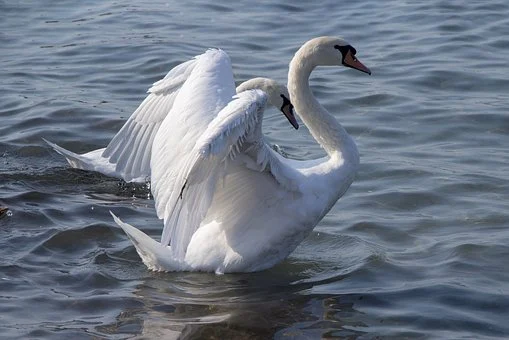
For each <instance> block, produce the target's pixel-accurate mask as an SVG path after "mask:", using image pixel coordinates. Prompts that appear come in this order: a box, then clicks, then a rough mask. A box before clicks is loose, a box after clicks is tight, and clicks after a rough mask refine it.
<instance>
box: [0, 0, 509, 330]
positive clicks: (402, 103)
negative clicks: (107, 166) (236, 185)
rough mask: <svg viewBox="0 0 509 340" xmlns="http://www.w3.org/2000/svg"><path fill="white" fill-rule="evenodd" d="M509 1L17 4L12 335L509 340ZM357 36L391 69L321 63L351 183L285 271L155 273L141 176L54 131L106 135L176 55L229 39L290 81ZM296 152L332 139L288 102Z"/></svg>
mask: <svg viewBox="0 0 509 340" xmlns="http://www.w3.org/2000/svg"><path fill="white" fill-rule="evenodd" d="M508 12H509V4H508V3H507V2H506V1H502V0H494V1H490V2H485V1H482V2H481V1H471V2H468V3H465V4H459V3H458V4H456V2H450V1H440V0H432V1H428V2H411V1H408V2H407V1H385V2H381V1H375V0H367V1H362V2H338V1H328V0H325V1H319V2H313V3H309V4H300V3H284V2H272V1H262V2H258V3H256V4H255V3H254V2H252V1H238V2H236V3H235V4H231V3H229V2H207V1H192V2H186V3H185V4H180V3H178V2H164V1H157V0H156V1H138V2H132V1H116V2H107V3H105V2H103V1H97V0H92V1H86V2H75V1H65V0H64V1H45V0H41V1H17V2H12V1H0V46H1V47H0V117H1V118H2V124H0V205H1V206H7V207H9V209H10V213H9V214H8V215H9V216H4V217H3V218H1V219H0V334H1V335H0V336H1V337H4V338H6V339H15V338H43V339H44V338H45V339H57V338H62V339H69V338H73V339H80V338H93V337H95V338H112V339H124V338H133V337H137V336H141V337H143V338H161V337H166V338H177V337H180V338H181V339H194V338H224V339H227V338H241V339H250V338H251V339H267V338H277V339H281V338H290V339H294V338H296V339H299V338H302V339H317V338H327V339H329V338H338V339H342V338H347V339H371V338H377V337H378V338H384V339H398V338H410V339H415V338H417V339H426V338H430V339H431V338H432V339H437V338H454V339H458V338H472V339H481V338H507V337H509V326H508V324H507V317H508V315H509V284H508V283H507V282H509V274H508V269H509V246H508V245H509V231H508V222H507V221H508V220H509V216H508V215H509V205H508V199H509V185H508V183H509V171H508V166H507V164H508V161H509V157H508V152H507V145H508V144H509V137H508V136H509V116H508V113H507V108H508V107H509V101H508V96H507V91H508V89H509V67H508V66H509V65H508V60H509V52H508V51H509V39H508V37H507V32H509V19H508V18H507V13H508ZM320 35H341V36H343V37H345V38H347V39H348V41H349V42H350V43H351V44H352V45H354V46H355V47H356V49H357V50H358V56H359V58H360V59H361V60H362V61H363V62H364V63H365V64H366V65H368V66H369V67H370V68H371V69H372V71H373V75H372V76H371V77H369V76H367V75H364V74H361V73H359V72H354V71H352V70H346V69H344V70H343V69H338V68H322V69H318V70H316V72H315V73H313V80H312V87H313V90H314V92H315V95H316V96H317V97H318V98H319V100H320V101H321V102H322V103H323V104H324V105H325V106H326V107H327V108H328V110H329V111H330V112H333V113H334V114H335V116H336V118H337V119H338V120H339V121H341V123H342V124H343V125H344V126H345V127H346V128H347V129H348V131H349V133H350V134H351V135H352V136H353V137H354V138H355V140H356V142H357V144H358V147H359V150H360V153H361V163H362V165H361V169H360V172H359V175H358V177H357V180H356V181H355V182H354V184H353V185H352V187H351V188H350V190H349V191H348V193H347V194H346V195H345V196H344V197H343V198H342V199H341V200H340V201H339V202H338V203H337V204H336V205H335V206H334V208H333V209H332V210H331V212H330V213H329V214H328V215H327V216H326V217H325V218H324V219H323V220H322V222H321V223H320V224H319V225H318V226H317V227H316V229H315V231H314V232H313V233H312V234H311V235H310V236H309V238H307V239H306V240H305V241H304V242H303V243H302V245H301V246H299V247H298V248H297V250H296V251H295V252H294V253H293V254H292V255H291V256H290V257H289V258H288V259H287V260H286V261H284V262H283V263H281V264H280V265H278V266H276V267H274V268H272V269H270V270H267V271H263V272H259V273H252V274H232V275H223V276H216V275H213V274H202V273H153V272H149V271H148V270H147V269H146V268H145V266H144V265H143V264H142V263H141V261H140V259H139V257H138V256H137V254H136V252H135V250H134V248H133V246H132V245H131V243H130V242H129V241H128V239H127V238H126V236H125V235H124V234H123V232H122V231H121V230H120V229H119V228H118V227H116V225H115V224H114V222H113V221H112V219H111V216H110V215H109V212H108V211H109V210H112V211H114V212H115V213H116V214H118V215H119V216H121V217H122V218H123V219H124V220H125V221H128V222H129V223H131V224H133V225H135V226H138V227H140V228H141V229H142V230H144V231H145V232H146V233H148V234H149V235H151V236H153V237H158V236H159V235H160V232H161V228H162V225H161V222H160V221H159V220H158V219H157V217H156V215H155V212H154V207H153V206H154V202H153V200H152V198H151V197H150V194H149V190H148V189H147V188H146V186H143V185H128V184H125V183H123V182H121V181H118V180H115V179H112V178H108V177H105V176H102V175H99V174H95V173H87V172H83V171H78V170H73V169H70V168H69V167H68V166H67V164H66V163H65V161H64V160H63V159H62V158H61V157H59V155H57V154H55V153H54V152H52V151H51V150H50V149H49V148H48V147H47V146H46V145H44V143H43V141H42V140H41V137H45V138H47V139H49V140H51V141H54V142H56V143H58V144H60V145H62V146H63V147H65V148H68V149H70V150H73V151H75V152H86V151H90V150H93V149H97V148H100V147H104V146H105V145H106V144H107V143H108V141H109V140H110V139H111V137H112V136H113V135H114V134H115V133H116V131H118V129H119V128H120V127H121V126H122V124H123V123H124V122H125V120H126V119H127V117H128V116H129V115H130V114H131V113H132V112H133V111H134V109H135V108H136V107H137V105H138V104H139V103H140V102H141V100H142V99H143V98H144V96H145V91H146V90H147V89H148V88H149V87H150V85H151V84H152V83H153V82H154V81H157V80H158V79H160V78H161V77H163V76H164V75H165V74H166V72H167V71H168V70H170V69H171V68H172V67H173V66H175V65H177V64H179V63H181V62H183V61H186V60H188V59H189V58H191V57H192V56H194V55H196V54H200V53H202V52H203V51H204V50H205V49H206V48H209V47H221V48H223V49H224V50H225V51H227V52H228V53H229V55H230V57H231V59H232V61H233V64H234V71H235V74H236V79H237V80H238V81H239V82H240V81H242V80H246V79H249V78H251V77H254V76H269V77H272V78H275V79H278V80H280V81H285V79H286V74H287V70H288V62H289V60H290V59H291V57H292V56H293V54H294V53H295V51H296V50H297V49H298V47H299V46H300V45H301V44H302V43H303V42H304V41H306V40H308V39H310V38H313V37H315V36H320ZM264 130H265V133H266V134H267V135H268V137H269V138H270V140H271V141H272V143H274V144H277V145H279V146H280V147H281V149H282V150H283V152H285V153H286V154H287V155H289V157H292V158H296V159H309V158H316V157H318V156H321V155H323V151H322V150H321V149H320V147H319V146H318V145H317V144H316V143H315V142H314V141H313V140H312V138H311V137H310V136H309V134H308V132H307V130H306V129H305V128H304V127H303V128H301V129H299V131H298V132H295V131H293V130H292V129H291V127H290V126H289V125H288V123H287V122H286V120H285V119H284V118H282V117H281V116H280V114H279V113H277V112H276V111H271V112H269V113H268V114H267V115H266V121H265V123H264Z"/></svg>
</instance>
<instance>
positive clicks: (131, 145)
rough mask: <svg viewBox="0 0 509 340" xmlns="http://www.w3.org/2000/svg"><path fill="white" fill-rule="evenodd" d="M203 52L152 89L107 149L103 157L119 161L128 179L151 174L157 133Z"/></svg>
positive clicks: (175, 69)
mask: <svg viewBox="0 0 509 340" xmlns="http://www.w3.org/2000/svg"><path fill="white" fill-rule="evenodd" d="M202 56H203V54H202V55H199V56H196V57H195V58H193V59H191V60H189V61H186V62H184V63H182V64H179V65H177V66H175V67H174V68H173V69H172V70H170V72H168V74H167V75H166V76H165V77H164V78H163V79H161V80H159V81H157V82H155V83H154V84H153V85H152V87H151V88H150V89H149V90H148V93H149V95H148V96H147V98H145V100H143V102H142V103H141V104H140V106H139V107H138V108H137V109H136V111H134V113H133V114H132V115H131V117H129V119H128V120H127V122H126V123H125V124H124V126H122V128H121V129H120V131H119V132H118V133H117V134H116V135H115V136H114V137H113V139H112V140H111V142H110V143H109V144H108V146H107V147H106V149H105V150H104V152H103V154H102V157H104V158H106V159H108V160H109V162H110V163H113V164H115V169H116V171H117V172H118V173H119V174H121V176H122V178H124V179H125V180H126V181H131V180H133V179H136V178H143V177H145V178H149V177H150V157H151V153H152V142H153V140H154V137H155V135H156V133H157V131H158V130H159V127H160V126H161V123H162V122H163V121H164V119H165V118H166V116H167V115H168V113H169V112H170V111H171V108H172V106H173V103H174V101H175V98H176V96H177V94H178V92H179V91H180V89H181V87H182V85H183V84H184V83H185V81H186V80H187V78H188V77H189V75H190V74H191V72H192V70H193V69H194V67H195V66H196V64H197V61H198V60H199V59H200V58H201V57H202Z"/></svg>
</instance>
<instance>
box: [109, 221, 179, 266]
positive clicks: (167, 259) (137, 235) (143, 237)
mask: <svg viewBox="0 0 509 340" xmlns="http://www.w3.org/2000/svg"><path fill="white" fill-rule="evenodd" d="M110 214H111V216H113V219H114V220H115V223H117V224H118V225H119V226H120V227H121V228H122V229H123V230H124V232H125V233H126V234H127V236H128V237H129V239H131V241H132V243H133V245H134V247H135V248H136V251H137V252H138V255H140V257H141V259H142V260H143V263H144V264H145V265H146V266H147V267H148V269H150V270H155V271H182V270H187V269H188V268H187V266H186V265H185V264H184V263H182V262H180V261H176V260H174V258H173V255H172V253H171V250H170V247H167V246H163V245H162V244H161V243H159V242H157V241H156V240H154V239H153V238H151V237H150V236H148V235H147V234H145V233H144V232H142V231H141V230H139V229H137V228H135V227H133V226H132V225H130V224H127V223H125V222H122V221H121V220H120V218H118V217H117V216H115V214H113V213H112V212H111V211H110Z"/></svg>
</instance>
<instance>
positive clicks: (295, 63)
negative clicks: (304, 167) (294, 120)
mask: <svg viewBox="0 0 509 340" xmlns="http://www.w3.org/2000/svg"><path fill="white" fill-rule="evenodd" d="M305 47H306V46H305V45H304V46H303V47H302V48H301V49H299V50H298V51H297V53H296V54H295V56H294V57H293V59H292V61H291V62H290V70H289V72H288V91H289V92H290V99H291V101H292V103H293V105H294V107H295V111H296V112H297V114H298V115H299V116H300V118H301V119H302V121H303V122H304V124H305V125H306V126H307V127H308V129H309V131H310V132H311V135H312V136H313V138H314V139H315V140H316V141H317V142H318V144H320V146H321V147H322V148H323V149H324V150H325V151H326V152H327V154H328V155H329V156H333V155H334V154H336V153H338V152H339V153H341V156H342V158H343V159H345V160H347V161H352V162H358V153H357V148H356V146H355V143H354V142H353V140H352V139H351V137H350V136H349V135H348V133H347V132H346V130H345V129H344V128H343V127H342V126H341V124H340V123H339V122H338V121H337V120H336V119H335V118H334V117H333V116H332V115H331V114H330V113H329V112H328V111H327V110H326V109H325V108H324V107H323V106H322V105H320V103H319V102H318V101H317V100H316V98H315V97H314V96H313V93H312V91H311V89H310V87H309V76H310V74H311V72H312V71H313V69H314V68H315V67H316V66H318V64H317V63H316V62H315V60H314V59H315V58H314V57H313V55H312V51H310V49H307V48H305Z"/></svg>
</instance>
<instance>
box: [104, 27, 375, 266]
mask: <svg viewBox="0 0 509 340" xmlns="http://www.w3.org/2000/svg"><path fill="white" fill-rule="evenodd" d="M355 54H356V50H355V49H354V48H353V47H352V46H351V45H349V44H348V43H347V42H345V41H344V40H342V39H339V38H334V37H320V38H315V39H312V40H310V41H308V42H307V43H305V44H304V45H303V46H302V47H301V48H300V49H299V50H298V51H297V53H296V54H295V56H294V57H293V59H292V61H291V63H290V69H289V75H288V88H289V91H290V98H291V100H292V101H293V103H294V105H295V109H296V111H297V113H298V114H299V116H300V117H301V119H302V121H303V122H304V123H305V124H306V125H307V127H308V128H309V131H310V132H311V134H312V136H313V137H314V138H315V139H316V141H317V142H318V143H319V144H320V145H321V146H322V147H323V148H324V149H325V151H326V152H327V156H326V157H323V158H319V159H314V160H309V161H297V160H291V159H286V158H284V157H283V156H281V155H279V154H278V153H276V152H274V151H273V150H272V149H271V148H270V147H269V145H267V144H266V143H265V142H264V140H263V135H262V133H261V119H260V118H261V115H262V113H263V109H264V106H265V103H266V95H265V94H264V93H263V92H261V91H258V90H252V91H245V92H241V93H240V94H238V95H237V97H235V98H234V99H233V100H232V98H231V96H232V94H233V93H234V88H233V86H232V82H233V75H232V72H231V65H230V63H229V59H228V58H227V56H226V55H225V54H224V53H220V52H216V53H210V55H209V56H210V58H200V60H199V61H198V64H197V65H196V66H195V68H194V69H193V71H192V72H191V74H190V75H189V77H188V79H187V80H186V82H185V83H184V84H183V86H182V88H181V90H180V92H179V93H178V95H177V97H176V98H175V102H174V104H173V107H172V112H171V113H170V115H172V113H173V112H175V115H172V117H173V118H172V119H166V120H164V121H163V123H162V125H161V127H160V128H159V130H158V133H157V135H156V137H155V139H154V143H153V146H152V148H153V149H152V159H151V170H152V193H153V195H154V199H155V203H156V209H157V215H158V217H159V218H161V219H164V229H163V233H162V237H161V242H157V241H155V240H154V239H152V238H150V237H149V236H147V235H146V234H145V233H143V232H142V231H140V230H138V229H136V228H135V227H133V226H131V225H129V224H127V223H124V222H122V221H121V220H120V219H119V218H117V217H116V216H115V215H113V214H112V215H113V217H114V219H115V221H116V222H117V224H119V225H120V226H121V227H122V228H123V229H124V231H125V232H126V233H127V235H128V236H129V237H130V239H131V240H132V241H133V243H134V245H135V247H136V250H137V252H138V254H139V255H140V257H141V258H142V260H143V262H144V263H145V265H147V267H148V268H149V269H152V270H157V271H181V270H185V271H211V272H216V273H225V272H252V271H258V270H263V269H266V268H269V267H271V266H273V265H275V264H276V263H278V262H280V261H281V260H283V259H284V258H285V257H286V256H288V255H289V254H290V253H291V252H292V251H293V250H294V249H295V248H296V247H297V245H298V244H299V243H301V242H302V240H304V238H305V237H306V236H307V235H308V234H309V233H310V232H311V230H312V229H313V228H314V227H315V226H316V224H317V223H318V222H319V221H320V220H321V219H322V217H323V216H324V215H325V214H326V213H327V212H328V211H329V210H330V209H331V207H332V206H333V205H334V204H335V203H336V201H337V200H338V199H339V198H340V197H341V196H342V195H343V194H344V193H345V192H346V190H347V189H348V188H349V187H350V184H351V183H352V182H353V180H354V177H355V174H356V172H357V169H358V166H359V154H358V151H357V147H356V145H355V142H354V141H353V139H352V138H351V137H350V136H349V135H348V133H347V132H346V130H345V129H344V128H343V127H342V126H341V124H340V123H339V122H338V121H337V120H336V119H335V118H334V117H333V116H332V115H331V114H330V113H328V112H327V110H326V109H325V108H323V107H322V106H321V105H320V104H319V103H318V101H317V100H316V99H315V98H314V96H313V94H312V92H311V90H310V87H309V76H310V73H311V71H312V70H313V69H314V68H315V67H316V66H319V65H324V66H335V65H343V66H347V67H351V68H354V69H357V70H360V71H363V72H366V73H369V74H371V71H370V70H369V69H368V68H367V67H366V66H364V65H363V64H362V63H361V62H359V61H358V60H357V58H356V57H355ZM177 112H178V114H177ZM211 112H212V113H213V114H212V115H211ZM170 115H168V116H170ZM211 116H212V117H213V119H212V120H210V121H209V120H208V119H206V120H205V121H204V120H203V119H204V118H203V117H208V118H210V117H211Z"/></svg>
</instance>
